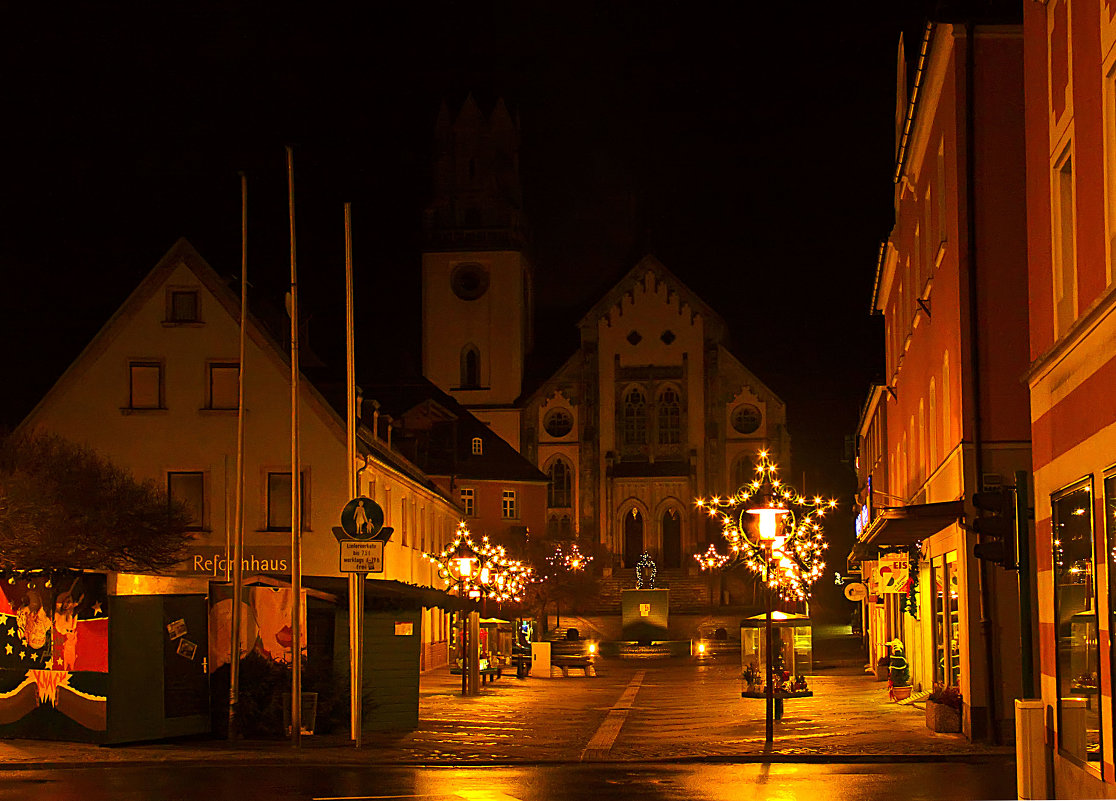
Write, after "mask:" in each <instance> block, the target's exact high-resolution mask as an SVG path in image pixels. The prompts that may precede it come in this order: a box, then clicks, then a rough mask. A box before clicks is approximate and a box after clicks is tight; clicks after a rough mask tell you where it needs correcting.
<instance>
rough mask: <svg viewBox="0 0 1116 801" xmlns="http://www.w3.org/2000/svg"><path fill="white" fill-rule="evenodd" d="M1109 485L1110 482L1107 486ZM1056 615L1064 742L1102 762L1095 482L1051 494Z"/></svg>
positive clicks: (1068, 749) (1075, 753) (1067, 747)
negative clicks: (1091, 699) (1096, 701)
mask: <svg viewBox="0 0 1116 801" xmlns="http://www.w3.org/2000/svg"><path fill="white" fill-rule="evenodd" d="M1106 489H1107V485H1106ZM1050 507H1051V524H1052V533H1053V537H1052V545H1053V573H1054V581H1053V584H1054V610H1053V611H1054V615H1053V620H1055V621H1058V622H1057V623H1056V624H1055V625H1056V626H1057V631H1056V639H1055V643H1056V644H1057V659H1056V671H1055V676H1056V682H1057V688H1058V691H1057V695H1056V696H1055V697H1056V698H1057V699H1058V726H1057V732H1058V745H1059V746H1060V747H1061V748H1062V749H1063V750H1064V751H1066V752H1067V753H1069V755H1070V756H1072V757H1074V758H1076V759H1078V760H1081V761H1082V762H1097V763H1099V762H1100V761H1101V754H1102V753H1104V752H1103V748H1102V743H1101V736H1102V727H1101V712H1100V708H1099V706H1096V707H1092V706H1090V705H1089V703H1088V701H1087V700H1086V699H1087V697H1088V696H1089V695H1095V696H1096V695H1099V693H1100V691H1101V683H1100V675H1101V666H1100V654H1101V653H1102V650H1100V649H1098V647H1097V646H1098V642H1100V640H1098V637H1099V633H1100V628H1101V627H1100V625H1099V622H1100V618H1098V615H1097V608H1098V603H1097V570H1096V554H1097V550H1098V545H1099V546H1100V547H1101V548H1102V549H1103V547H1104V546H1103V545H1101V543H1099V542H1098V539H1099V538H1098V537H1097V532H1096V531H1094V528H1093V515H1092V509H1093V495H1092V486H1091V484H1090V483H1089V482H1085V483H1082V484H1078V485H1077V486H1076V487H1073V488H1071V489H1070V490H1068V491H1066V492H1064V493H1062V494H1060V495H1056V496H1053V497H1051V499H1050Z"/></svg>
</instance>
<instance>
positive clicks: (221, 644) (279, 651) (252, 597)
mask: <svg viewBox="0 0 1116 801" xmlns="http://www.w3.org/2000/svg"><path fill="white" fill-rule="evenodd" d="M293 602H294V593H293V592H292V591H291V589H290V588H289V587H287V588H280V587H245V588H244V589H243V590H242V595H241V601H240V653H241V656H243V655H245V654H248V653H250V652H252V651H255V652H256V653H258V654H260V655H261V656H264V657H267V658H268V659H270V660H271V661H273V662H286V663H288V664H289V663H290V662H291V645H292V643H293V640H294V637H293V636H292V634H291V606H292V603H293ZM210 604H211V607H210V610H209V670H210V672H211V673H212V672H213V671H215V670H217V668H219V667H221V666H222V665H226V664H228V662H229V653H230V651H231V648H230V646H231V644H232V607H233V601H232V587H230V586H228V585H220V586H214V587H213V588H212V590H211V594H210ZM301 620H302V623H301V633H300V636H299V640H301V645H302V650H303V651H304V652H305V651H306V591H305V590H303V595H302V617H301Z"/></svg>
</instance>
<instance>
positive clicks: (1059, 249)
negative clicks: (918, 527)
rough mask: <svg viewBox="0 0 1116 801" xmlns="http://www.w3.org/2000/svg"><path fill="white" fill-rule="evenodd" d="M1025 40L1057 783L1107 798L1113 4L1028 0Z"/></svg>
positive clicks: (1043, 620) (1081, 794)
mask: <svg viewBox="0 0 1116 801" xmlns="http://www.w3.org/2000/svg"><path fill="white" fill-rule="evenodd" d="M1024 39H1025V61H1026V80H1025V91H1026V113H1027V154H1026V170H1027V215H1028V219H1027V222H1028V225H1027V230H1028V240H1027V246H1028V266H1029V284H1030V335H1031V341H1030V357H1031V365H1030V368H1029V370H1028V371H1027V372H1026V376H1025V378H1026V382H1027V385H1028V387H1029V389H1030V402H1031V426H1032V430H1033V439H1034V484H1035V497H1034V506H1035V512H1034V514H1035V529H1036V532H1035V553H1036V559H1037V561H1036V580H1037V581H1036V584H1037V607H1038V610H1037V611H1038V619H1039V629H1038V636H1039V640H1040V650H1041V677H1040V684H1041V697H1042V701H1043V707H1044V711H1045V713H1046V721H1047V732H1046V742H1045V745H1046V746H1047V747H1048V748H1049V749H1050V750H1051V751H1052V752H1053V764H1054V775H1053V776H1052V777H1050V779H1051V781H1052V782H1053V787H1052V788H1049V789H1052V790H1053V792H1054V793H1055V796H1054V797H1058V798H1100V797H1112V796H1113V795H1116V769H1114V767H1113V762H1114V758H1113V753H1114V751H1113V739H1114V737H1113V689H1112V680H1113V675H1114V671H1113V662H1112V660H1113V650H1112V623H1111V621H1112V618H1111V615H1112V614H1113V602H1112V598H1113V584H1112V582H1113V580H1114V579H1116V569H1114V567H1116V561H1114V558H1116V552H1114V547H1116V530H1114V525H1116V517H1114V512H1116V406H1114V405H1113V402H1112V395H1113V390H1114V388H1116V346H1114V343H1116V313H1114V310H1116V290H1114V287H1113V282H1112V277H1113V269H1114V260H1116V116H1114V115H1116V3H1114V2H1112V0H1072V1H1069V0H1050V1H1049V2H1046V3H1026V4H1025V5H1024ZM1039 745H1042V744H1039Z"/></svg>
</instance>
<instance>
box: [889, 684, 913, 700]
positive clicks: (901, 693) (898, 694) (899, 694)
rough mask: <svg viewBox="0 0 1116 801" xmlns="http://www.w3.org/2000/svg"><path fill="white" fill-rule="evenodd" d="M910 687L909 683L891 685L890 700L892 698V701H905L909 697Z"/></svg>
mask: <svg viewBox="0 0 1116 801" xmlns="http://www.w3.org/2000/svg"><path fill="white" fill-rule="evenodd" d="M911 689H912V688H911V685H909V684H906V685H900V686H898V687H892V688H891V700H893V701H905V700H906V699H908V698H910V697H911Z"/></svg>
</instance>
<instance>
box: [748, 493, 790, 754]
mask: <svg viewBox="0 0 1116 801" xmlns="http://www.w3.org/2000/svg"><path fill="white" fill-rule="evenodd" d="M745 511H746V512H747V513H748V514H750V515H755V516H757V517H758V518H759V540H760V543H761V545H762V547H763V555H764V583H765V584H767V587H766V588H765V590H766V591H765V592H764V594H763V596H764V608H765V611H766V617H765V619H764V624H765V626H764V627H765V629H766V631H765V637H766V639H767V648H766V651H767V660H766V662H767V666H766V667H767V691H766V692H765V693H764V695H765V696H766V698H765V699H764V703H765V706H766V715H765V716H764V721H765V728H764V732H765V735H766V738H767V742H768V743H770V742H771V741H772V740H773V739H774V733H775V723H774V720H775V660H774V656H773V655H774V651H775V643H774V638H773V636H772V630H771V596H772V594H773V593H772V587H771V560H772V556H773V554H774V552H775V551H776V550H777V549H778V550H779V551H780V552H781V551H782V548H783V546H784V544H785V542H786V537H783V536H781V534H782V531H783V528H782V522H783V517H784V516H785V515H787V514H790V510H789V509H787V508H786V507H785V506H781V505H779V503H778V501H776V500H774V499H773V498H771V497H768V498H767V499H766V503H763V504H761V505H760V506H753V507H751V508H750V509H746V510H745Z"/></svg>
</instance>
